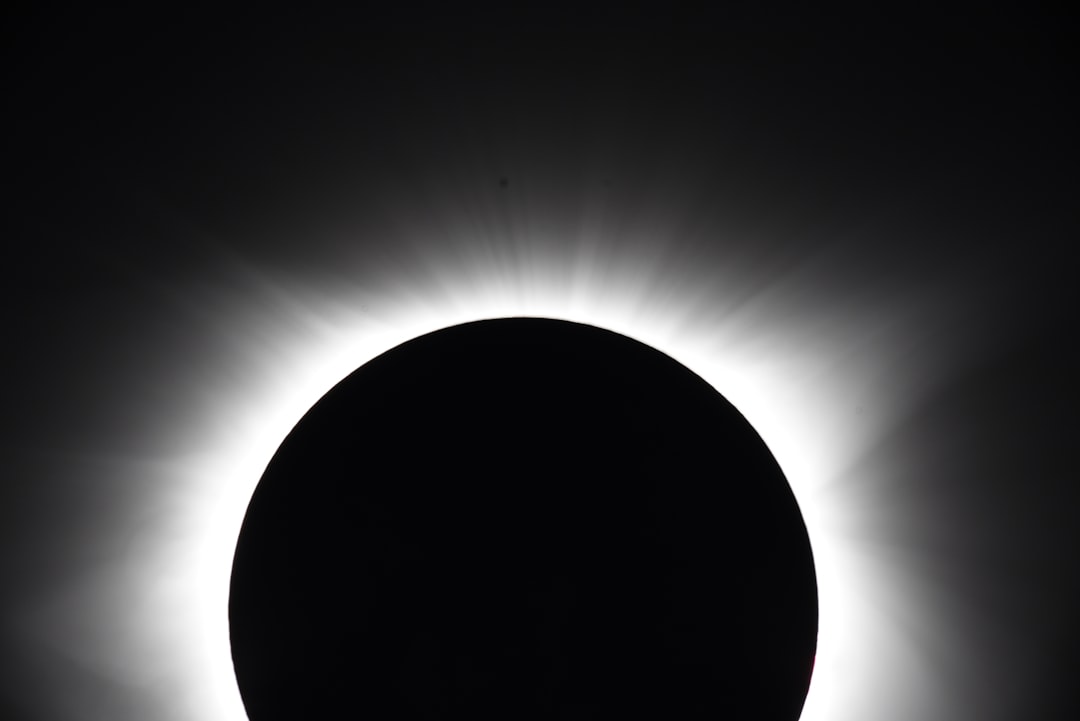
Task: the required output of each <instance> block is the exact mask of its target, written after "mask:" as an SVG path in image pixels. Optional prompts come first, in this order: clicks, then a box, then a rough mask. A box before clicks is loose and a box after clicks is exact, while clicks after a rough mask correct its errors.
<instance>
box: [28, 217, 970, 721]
mask: <svg viewBox="0 0 1080 721" xmlns="http://www.w3.org/2000/svg"><path fill="white" fill-rule="evenodd" d="M420 246H421V247H422V248H425V249H426V250H425V252H424V253H417V254H416V255H414V256H406V259H405V260H398V261H396V262H395V263H390V262H384V263H375V264H373V265H368V266H364V267H362V268H361V267H360V266H359V265H357V266H355V267H353V268H350V269H348V270H343V271H342V272H341V274H340V275H337V276H334V275H331V274H329V273H327V274H325V275H322V276H321V277H307V278H300V279H296V278H289V277H287V276H284V275H281V274H277V275H274V274H271V273H269V272H264V271H259V270H256V269H254V268H252V267H246V266H244V265H242V264H239V263H235V262H233V263H231V264H225V263H224V261H223V267H226V268H227V271H226V272H225V273H224V274H223V276H222V281H221V282H219V283H217V284H209V285H207V286H205V287H201V288H197V289H195V288H184V289H180V291H179V292H178V295H177V297H178V298H181V299H183V300H181V301H178V302H182V303H183V307H184V310H183V311H182V313H181V315H186V317H187V318H188V321H189V322H190V323H192V324H194V325H195V326H197V327H198V329H199V331H198V332H199V337H200V338H202V342H201V344H199V345H197V346H196V347H194V348H187V349H186V350H185V352H186V353H188V355H187V356H184V353H178V355H180V356H181V357H184V362H183V363H180V362H174V363H172V364H170V365H169V366H168V367H167V368H165V369H163V370H162V372H161V374H162V376H163V377H165V376H167V377H168V379H169V383H170V384H171V387H172V388H173V390H172V391H171V395H168V396H167V397H166V399H165V406H166V407H164V408H162V409H161V415H160V420H159V421H158V422H157V423H156V424H152V425H150V426H148V427H145V428H141V429H133V430H132V433H133V435H134V436H135V438H136V441H135V442H136V445H138V446H139V447H141V448H143V449H145V450H144V451H143V454H144V455H143V457H142V458H141V460H135V459H133V458H123V457H121V458H117V459H114V461H113V462H112V463H113V465H109V464H108V463H104V462H102V463H104V465H102V463H99V465H98V469H97V471H96V472H95V478H97V479H98V480H101V479H105V478H114V479H120V480H117V481H116V482H117V483H127V484H129V485H130V486H131V487H132V488H134V487H136V486H137V487H138V488H139V489H140V490H139V491H138V492H137V493H136V492H134V491H131V492H130V497H131V498H136V499H137V500H135V501H130V502H129V503H130V504H131V505H129V506H127V507H125V508H124V509H122V510H121V511H118V515H117V518H119V519H121V520H120V521H117V523H116V530H109V529H104V530H102V531H101V532H102V533H104V534H106V535H107V534H109V533H113V534H114V536H115V537H116V538H121V536H123V538H124V541H123V542H124V543H125V544H128V546H126V547H127V551H125V555H123V556H122V559H121V560H118V561H116V562H115V563H111V564H110V565H109V566H108V571H107V573H106V572H105V571H101V572H99V573H97V574H96V575H95V576H94V577H92V578H88V579H86V585H85V586H78V587H76V585H72V587H70V588H68V589H67V591H68V593H67V595H66V596H65V598H69V599H72V600H71V603H76V604H79V609H80V611H79V614H72V613H70V609H67V610H65V609H64V608H60V607H45V608H42V609H39V610H38V611H36V612H35V613H34V614H31V615H30V616H29V617H28V618H27V623H28V624H29V626H30V627H33V628H35V629H36V633H37V634H38V636H39V637H41V638H45V639H46V641H47V642H48V640H49V639H52V642H53V643H54V644H55V645H56V646H57V647H58V648H61V651H59V653H61V654H63V655H65V656H67V657H69V658H70V659H72V660H73V662H74V663H79V664H82V665H84V666H92V667H94V668H95V669H98V672H99V673H103V674H107V675H109V676H110V677H111V679H112V683H114V684H115V685H116V686H117V687H120V688H124V689H128V690H130V692H131V693H132V694H133V695H134V696H137V697H138V698H140V699H141V701H140V706H139V708H138V709H137V710H135V711H130V712H129V713H128V716H129V717H131V718H135V717H136V716H137V715H138V714H142V715H143V717H144V718H155V719H159V720H167V721H242V719H244V718H245V713H244V709H243V706H242V704H241V701H240V696H239V692H238V689H237V687H236V681H235V676H234V673H233V668H232V660H231V656H230V649H229V628H228V619H227V604H228V593H229V580H230V573H231V565H232V561H233V552H234V549H235V544H236V540H237V537H238V534H239V530H240V525H241V521H242V519H243V516H244V513H245V511H246V508H247V504H248V501H249V500H250V497H251V494H252V492H253V490H254V488H255V486H256V484H257V483H258V481H259V479H260V477H261V475H262V473H263V471H264V469H265V466H266V464H267V463H268V462H269V460H270V459H271V457H272V456H273V454H274V453H275V451H276V450H277V448H278V446H279V445H280V443H281V442H282V441H283V440H284V438H285V436H286V434H287V433H288V432H289V431H290V430H291V429H292V428H293V426H294V425H295V424H296V423H297V422H298V421H299V419H300V418H301V417H302V416H303V415H304V413H305V412H306V411H307V410H308V409H309V408H310V407H311V406H312V405H313V404H314V403H315V402H316V401H317V400H318V399H319V398H320V397H321V396H322V395H324V394H325V393H326V392H327V391H328V390H330V389H331V388H332V387H333V386H334V385H335V384H336V383H338V382H339V381H340V380H341V379H343V378H344V377H345V376H346V375H348V374H349V373H351V372H352V371H353V370H355V369H356V368H358V367H359V366H361V365H363V364H364V363H366V362H367V361H368V360H370V359H371V358H373V357H375V356H376V355H378V354H380V353H382V352H384V351H386V350H388V349H390V348H392V347H394V346H396V345H398V344H400V343H403V342H405V341H407V340H410V339H412V338H415V337H416V336H418V335H422V334H424V333H428V332H430V331H434V330H437V329H440V328H444V327H447V326H450V325H455V324H458V323H463V322H468V321H474V320H479V319H488V318H502V317H512V316H536V317H547V318H556V319H564V320H569V321H575V322H580V323H586V324H590V325H594V326H598V327H601V328H606V329H609V330H612V331H615V332H618V333H622V334H624V335H626V336H629V337H631V338H634V339H637V340H639V341H641V342H643V343H646V344H648V345H650V346H652V347H655V348H657V349H659V350H661V351H663V352H664V353H667V354H668V355H670V356H672V357H673V358H674V359H676V360H678V361H679V362H681V363H683V364H684V365H685V366H687V367H688V368H690V369H691V370H693V371H694V372H696V373H697V374H699V375H700V376H702V377H703V378H704V379H705V380H707V381H708V382H709V383H710V384H711V385H712V386H713V387H714V388H716V389H717V390H718V391H719V392H720V393H721V394H722V395H723V396H724V397H726V398H727V399H728V400H729V401H731V402H732V403H733V404H734V405H735V407H736V408H737V409H738V410H739V411H740V412H741V413H742V414H743V415H745V416H746V417H747V419H748V420H749V421H750V422H751V424H752V425H753V426H754V427H755V429H756V430H757V431H758V433H759V434H760V435H761V436H762V438H763V439H764V440H765V442H766V443H767V444H768V445H769V447H770V448H771V450H772V452H773V453H774V455H775V456H776V458H777V460H778V461H779V463H780V465H781V467H782V468H783V470H784V473H785V474H786V476H787V478H788V481H789V483H790V484H791V486H792V488H793V491H794V493H795V495H796V498H797V500H798V502H799V505H800V508H801V510H802V513H803V516H804V518H805V521H806V524H807V527H808V531H809V536H810V540H811V544H812V547H813V551H814V556H815V562H816V569H817V575H818V584H819V588H818V591H819V599H820V614H821V615H820V627H819V637H818V655H817V660H816V668H815V673H814V677H813V681H812V684H811V689H810V693H809V697H808V699H807V703H806V707H805V711H804V713H803V719H804V721H865V720H866V719H874V721H906V720H909V719H912V718H928V717H930V716H935V715H936V711H935V709H938V708H941V704H942V703H943V702H942V701H941V699H942V698H943V694H944V693H945V691H944V689H945V688H946V683H947V682H946V680H944V679H943V677H942V674H939V673H938V672H937V671H936V669H938V668H939V667H941V666H942V665H945V664H946V663H947V662H948V659H945V660H943V659H942V656H941V654H939V653H938V652H937V651H935V650H934V649H940V648H945V647H948V646H949V638H950V637H949V633H950V632H949V630H948V629H947V628H946V624H945V621H944V620H943V616H942V612H941V609H942V608H943V606H942V603H941V602H940V601H939V599H938V598H937V597H936V596H935V592H934V589H933V588H932V587H931V586H930V585H928V582H927V581H926V580H925V578H924V577H923V576H922V575H921V569H922V566H921V565H920V560H921V559H920V558H919V557H917V556H913V555H912V554H911V552H910V551H906V550H905V548H904V547H903V544H902V543H901V544H899V545H897V543H896V528H900V529H904V528H905V523H906V522H907V520H908V519H907V518H906V517H904V516H903V510H902V509H894V510H893V511H892V513H893V518H894V521H895V522H894V524H893V530H892V534H893V535H892V536H891V537H890V538H889V539H886V538H885V536H884V535H883V534H878V533H876V531H875V529H873V528H867V526H866V523H865V522H864V520H863V519H864V518H865V517H866V514H865V513H864V511H865V510H866V506H867V504H869V505H871V506H872V505H873V504H875V503H878V502H879V501H882V499H884V498H885V496H884V495H883V493H882V492H881V489H885V488H887V487H889V485H890V484H892V483H895V482H897V481H896V479H897V478H898V477H902V476H903V473H904V464H905V459H903V458H895V457H888V456H882V455H881V453H880V452H879V450H878V449H879V447H880V446H879V442H880V441H881V439H882V438H883V437H885V436H887V435H888V434H889V433H890V431H891V430H892V429H893V428H894V427H895V426H896V425H897V424H898V423H900V422H902V420H903V419H904V416H905V414H906V413H907V412H908V409H910V407H911V406H912V405H913V404H916V403H918V401H919V399H920V397H922V396H923V395H925V393H926V384H927V383H928V382H929V381H928V380H927V379H928V378H932V375H933V373H932V371H933V363H934V362H935V361H936V358H935V356H934V355H933V354H932V353H928V352H926V351H927V348H928V347H929V345H930V341H929V340H928V339H927V337H926V331H925V328H924V324H925V321H926V317H927V313H925V312H924V311H925V305H924V303H925V302H926V297H924V298H923V299H922V302H915V299H913V298H910V297H904V296H901V295H899V294H898V293H896V292H895V291H894V292H892V294H891V295H890V294H889V292H887V291H885V290H883V291H881V296H880V297H873V296H870V297H867V298H864V302H861V303H856V304H852V303H850V302H849V301H848V298H846V297H845V298H840V297H839V296H838V295H837V294H836V293H835V292H833V291H832V290H830V287H831V285H830V284H832V283H834V282H835V280H836V279H835V278H834V277H832V276H830V275H829V273H827V272H825V271H823V270H822V268H823V267H828V258H824V259H822V258H816V259H815V264H813V265H810V264H807V265H803V266H798V267H795V268H793V269H792V270H790V271H789V272H787V273H785V274H780V275H777V276H776V277H772V276H770V279H769V280H762V279H761V277H760V274H759V275H758V276H755V275H753V274H752V273H750V272H749V271H748V270H747V265H748V261H747V260H746V258H745V254H743V255H740V254H738V253H732V254H729V255H725V254H723V253H711V254H710V255H707V256H706V255H695V254H693V253H688V254H683V255H681V256H677V255H676V256H672V255H668V254H665V252H663V251H650V250H647V249H648V248H653V247H655V244H654V245H649V244H641V245H637V246H634V245H630V246H625V247H622V249H621V250H619V249H616V248H615V247H612V246H604V245H603V244H600V243H596V242H581V243H579V246H578V252H574V253H566V252H555V251H553V250H544V248H545V247H550V245H548V246H545V243H544V242H542V240H541V242H536V243H533V244H531V245H527V246H524V247H523V248H519V249H518V252H517V253H516V254H511V255H509V256H501V255H499V254H497V253H495V252H493V251H491V248H492V247H494V246H484V245H483V244H480V243H477V242H473V241H471V240H469V239H468V238H464V239H462V238H458V239H457V241H456V242H455V241H454V240H453V239H451V241H448V242H447V243H445V244H443V245H437V244H435V243H433V242H432V243H427V244H426V245H425V244H423V243H421V244H420ZM661 247H662V246H661ZM485 248H487V250H485ZM528 248H533V250H532V251H529V250H527V249H528ZM634 248H637V250H634ZM923 290H924V296H925V295H926V294H927V291H926V289H923ZM900 309H902V310H900ZM921 324H923V325H921ZM920 328H923V330H921V331H920ZM915 358H920V360H918V361H916V360H913V359H915ZM886 379H887V380H886ZM124 479H126V480H124ZM102 482H104V481H102ZM125 487H127V486H125ZM876 513H877V514H878V515H879V516H880V515H881V513H882V511H881V509H878V510H877V511H876ZM133 518H141V519H142V520H141V521H139V523H140V524H142V525H140V526H139V529H140V530H139V531H138V533H137V534H135V532H133V531H132V528H133V526H132V523H133V522H132V519H133ZM909 528H910V529H911V530H910V533H912V534H914V533H916V532H917V529H916V527H915V526H913V525H912V526H909ZM901 533H903V530H901ZM901 540H902V539H901ZM77 583H78V582H73V584H77ZM75 615H78V616H79V618H81V619H82V621H81V622H80V623H81V624H82V625H79V627H77V628H61V629H60V630H56V631H50V630H49V629H50V628H53V627H55V625H56V623H57V619H62V618H64V617H65V616H71V617H74V616H75ZM933 639H936V641H935V640H933ZM931 657H933V658H931ZM72 703H74V702H72ZM931 712H934V713H931ZM110 713H111V714H112V718H114V719H115V718H125V716H124V714H122V713H120V714H118V713H117V712H115V711H109V712H108V713H107V712H106V711H104V710H103V711H101V712H100V713H93V712H89V713H83V714H82V716H81V717H82V718H84V719H91V720H93V721H97V719H99V718H100V719H102V720H103V719H104V718H106V717H109V714H110ZM65 714H66V715H65ZM72 714H74V715H72ZM60 715H61V716H63V717H72V718H74V717H75V716H76V715H78V714H75V713H74V710H73V709H68V710H67V711H66V712H64V713H61V714H60ZM937 717H939V716H937Z"/></svg>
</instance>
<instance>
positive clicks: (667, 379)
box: [229, 318, 817, 721]
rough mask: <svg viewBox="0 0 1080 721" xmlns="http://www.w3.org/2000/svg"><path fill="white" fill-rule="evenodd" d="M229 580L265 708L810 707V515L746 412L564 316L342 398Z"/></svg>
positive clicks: (280, 456) (252, 706) (576, 712)
mask: <svg viewBox="0 0 1080 721" xmlns="http://www.w3.org/2000/svg"><path fill="white" fill-rule="evenodd" d="M231 584H232V585H231V589H230V599H229V622H230V633H231V641H232V654H233V661H234V664H235V669H236V676H237V681H238V683H239V687H240V692H241V695H242V698H243V701H244V704H245V706H246V709H247V711H248V714H249V716H250V718H251V719H252V721H277V720H279V719H280V720H283V721H284V720H285V719H288V720H289V721H295V720H296V719H323V718H327V719H329V718H335V719H371V720H372V721H390V720H400V721H411V720H413V719H417V720H419V719H423V720H425V721H440V720H442V719H462V720H469V721H477V720H486V719H492V720H494V719H499V721H505V720H506V719H516V720H531V719H537V720H539V719H545V720H553V719H575V720H584V719H621V718H627V717H642V716H645V717H651V718H657V719H661V718H670V719H680V720H681V721H686V720H688V719H754V721H769V720H772V719H775V720H776V721H794V720H795V719H797V718H798V716H799V714H800V712H801V709H802V705H803V702H804V700H805V696H806V691H807V688H808V684H809V678H810V673H811V668H812V665H813V659H814V653H815V648H816V643H817V587H816V580H815V574H814V564H813V558H812V555H811V550H810V543H809V540H808V538H807V533H806V527H805V525H804V523H803V520H802V516H801V514H800V512H799V509H798V506H797V504H796V502H795V498H794V496H793V495H792V492H791V489H790V487H789V486H788V483H787V481H786V479H785V478H784V475H783V473H782V472H781V470H780V468H779V466H778V465H777V463H776V461H775V459H774V458H773V456H772V454H771V453H770V452H769V450H768V448H767V447H766V445H765V443H764V442H763V441H762V439H761V438H760V437H759V436H758V434H757V433H756V432H755V431H754V429H753V428H752V427H751V426H750V424H749V423H748V422H747V421H746V419H745V418H743V416H742V415H741V414H740V413H739V412H738V411H737V410H736V409H735V408H734V407H733V406H732V405H731V404H730V403H728V402H727V401H726V400H725V399H724V398H723V397H722V396H721V395H720V394H719V393H718V392H717V391H716V390H715V389H713V388H712V387H711V386H709V385H708V384H707V383H706V382H705V381H704V380H702V379H701V378H700V377H698V376H697V375H695V374H694V373H692V372H691V371H690V370H688V369H687V368H685V367H684V366H682V365H680V364H679V363H677V362H676V361H675V360H673V359H672V358H670V357H668V356H666V355H664V354H663V353H661V352H659V351H657V350H655V349H653V348H650V347H648V346H646V345H643V344H641V343H639V342H637V341H634V340H632V339H630V338H627V337H625V336H622V335H619V334H616V333H613V332H610V331H606V330H601V329H598V328H595V327H592V326H586V325H580V324H577V323H570V322H565V321H556V320H547V319H537V318H509V319H501V320H489V321H479V322H475V323H468V324H465V325H459V326H454V327H451V328H447V329H444V330H440V331H437V332H434V333H431V334H428V335H425V336H422V337H419V338H416V339H414V340H412V341H410V342H407V343H405V344H403V345H401V346H398V347H397V348H394V349H393V350H390V351H388V352H387V353H385V354H383V355H381V356H379V357H377V358H375V359H374V360H372V361H370V362H369V363H367V364H365V365H364V366H362V367H361V368H360V369H358V370H357V371H356V372H354V373H353V374H351V375H350V376H348V377H347V378H346V379H345V380H343V381H342V382H341V383H339V384H338V385H337V386H336V387H334V388H333V389H332V390H331V391H330V392H329V393H327V394H326V395H325V396H324V397H323V398H322V399H321V400H320V401H319V402H318V403H317V404H316V405H315V406H314V407H313V408H312V409H311V410H310V411H309V412H308V413H307V414H306V415H305V416H304V418H303V419H302V420H301V421H300V422H299V424H298V425H297V426H296V427H295V429H293V431H292V432H291V433H290V434H289V436H288V437H287V438H286V439H285V441H284V443H283V444H282V445H281V447H280V449H279V450H278V451H277V453H276V455H275V456H274V457H273V459H272V461H271V462H270V464H269V465H268V467H267V469H266V472H265V474H264V475H263V477H262V479H261V481H260V483H259V485H258V487H257V489H256V491H255V493H254V496H253V497H252V500H251V503H250V506H249V508H248V511H247V515H246V517H245V519H244V523H243V527H242V530H241V533H240V537H239V540H238V544H237V548H236V556H235V560H234V565H233V575H232V581H231Z"/></svg>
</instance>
